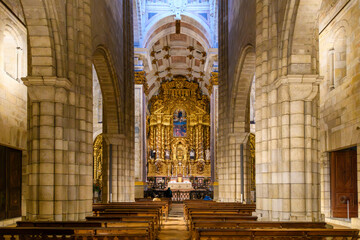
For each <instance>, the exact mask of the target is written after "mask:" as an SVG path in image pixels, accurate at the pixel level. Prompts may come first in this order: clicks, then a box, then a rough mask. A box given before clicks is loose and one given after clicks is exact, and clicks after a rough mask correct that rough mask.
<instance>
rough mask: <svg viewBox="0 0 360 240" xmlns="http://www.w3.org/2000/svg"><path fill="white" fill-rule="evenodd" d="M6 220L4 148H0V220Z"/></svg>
mask: <svg viewBox="0 0 360 240" xmlns="http://www.w3.org/2000/svg"><path fill="white" fill-rule="evenodd" d="M5 218H6V148H5V147H3V146H0V220H2V219H5Z"/></svg>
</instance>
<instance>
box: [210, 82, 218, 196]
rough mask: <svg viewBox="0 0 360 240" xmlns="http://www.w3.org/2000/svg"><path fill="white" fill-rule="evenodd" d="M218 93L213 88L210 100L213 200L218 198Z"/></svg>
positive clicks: (215, 87) (215, 88)
mask: <svg viewBox="0 0 360 240" xmlns="http://www.w3.org/2000/svg"><path fill="white" fill-rule="evenodd" d="M218 91H219V87H218V86H217V85H215V86H213V90H212V94H211V98H210V109H211V110H210V118H211V119H210V121H211V123H210V156H211V181H212V183H213V188H214V200H215V201H216V200H217V199H218V197H219V185H218V178H217V172H216V169H217V167H216V145H217V137H218V121H219V120H218V94H219V93H218Z"/></svg>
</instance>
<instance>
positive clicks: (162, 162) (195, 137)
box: [147, 76, 211, 177]
mask: <svg viewBox="0 0 360 240" xmlns="http://www.w3.org/2000/svg"><path fill="white" fill-rule="evenodd" d="M147 141H148V145H147V146H148V151H149V154H148V156H149V157H148V176H149V177H155V176H156V177H164V176H168V177H175V176H178V175H179V174H181V175H182V176H184V177H189V176H202V177H210V175H211V173H210V169H211V167H210V102H209V97H208V96H206V95H205V94H203V93H202V91H201V89H200V88H199V84H198V83H197V82H195V81H189V80H187V79H186V78H185V77H184V76H176V77H174V78H173V79H172V80H171V81H163V82H162V83H161V86H160V91H159V94H158V95H156V96H153V97H152V98H151V100H150V116H149V117H148V124H147Z"/></svg>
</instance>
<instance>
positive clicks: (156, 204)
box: [93, 201, 169, 217]
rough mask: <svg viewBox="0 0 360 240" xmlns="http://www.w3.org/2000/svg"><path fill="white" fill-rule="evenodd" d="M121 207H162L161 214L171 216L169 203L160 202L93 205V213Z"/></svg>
mask: <svg viewBox="0 0 360 240" xmlns="http://www.w3.org/2000/svg"><path fill="white" fill-rule="evenodd" d="M115 206H119V207H128V208H139V207H142V208H158V207H161V213H162V214H163V215H164V216H165V217H167V216H168V214H169V204H168V201H159V202H152V201H149V202H147V201H146V202H118V203H106V204H99V203H98V204H93V211H103V210H104V209H109V208H115Z"/></svg>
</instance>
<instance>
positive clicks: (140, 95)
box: [135, 84, 146, 198]
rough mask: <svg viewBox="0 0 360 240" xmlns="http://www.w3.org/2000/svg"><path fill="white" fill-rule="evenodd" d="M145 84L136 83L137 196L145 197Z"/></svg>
mask: <svg viewBox="0 0 360 240" xmlns="http://www.w3.org/2000/svg"><path fill="white" fill-rule="evenodd" d="M144 101H145V96H144V86H143V85H142V84H135V197H136V198H143V197H144V184H145V182H146V176H145V174H146V172H145V171H144V168H146V132H145V131H146V126H145V118H146V116H145V106H144V105H145V103H144Z"/></svg>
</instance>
